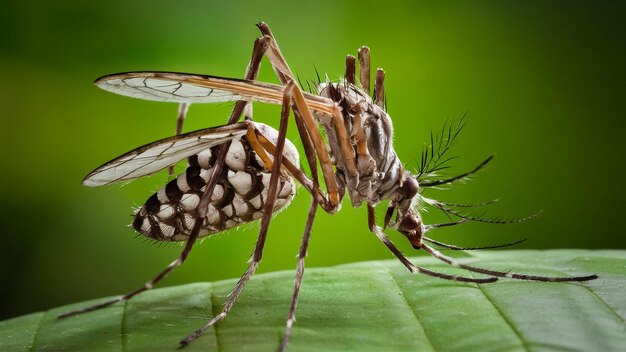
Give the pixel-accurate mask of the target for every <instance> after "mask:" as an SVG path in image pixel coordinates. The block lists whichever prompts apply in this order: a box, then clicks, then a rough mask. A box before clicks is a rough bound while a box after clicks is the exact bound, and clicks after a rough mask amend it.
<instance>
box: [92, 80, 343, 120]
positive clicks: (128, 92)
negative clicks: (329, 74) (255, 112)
mask: <svg viewBox="0 0 626 352" xmlns="http://www.w3.org/2000/svg"><path fill="white" fill-rule="evenodd" d="M95 84H96V86H98V87H100V88H102V89H104V90H106V91H109V92H112V93H116V94H120V95H124V96H128V97H132V98H138V99H145V100H152V101H163V102H174V103H217V102H226V101H236V100H247V101H258V102H263V103H270V104H282V99H283V87H282V86H280V85H276V84H271V83H263V82H258V81H248V80H240V79H234V78H222V77H215V76H206V75H196V74H189V73H175V72H127V73H118V74H113V75H108V76H104V77H100V78H98V79H97V80H96V81H95ZM304 96H305V99H306V100H307V104H308V105H309V107H310V108H311V109H312V110H314V111H317V112H321V113H324V114H327V115H332V113H333V110H332V109H333V102H332V101H331V100H329V99H326V98H324V97H320V96H318V95H314V94H309V93H305V94H304Z"/></svg>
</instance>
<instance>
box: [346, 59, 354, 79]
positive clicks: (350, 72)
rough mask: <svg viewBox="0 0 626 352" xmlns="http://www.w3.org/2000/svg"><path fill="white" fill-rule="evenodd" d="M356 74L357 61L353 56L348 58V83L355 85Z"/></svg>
mask: <svg viewBox="0 0 626 352" xmlns="http://www.w3.org/2000/svg"><path fill="white" fill-rule="evenodd" d="M355 73H356V59H355V58H354V56H352V55H348V56H346V83H348V84H354V82H355Z"/></svg>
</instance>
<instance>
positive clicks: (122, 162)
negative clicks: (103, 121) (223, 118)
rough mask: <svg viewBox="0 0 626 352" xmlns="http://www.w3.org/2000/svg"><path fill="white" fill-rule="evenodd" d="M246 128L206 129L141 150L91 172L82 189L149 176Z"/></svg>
mask: <svg viewBox="0 0 626 352" xmlns="http://www.w3.org/2000/svg"><path fill="white" fill-rule="evenodd" d="M247 128H248V124H247V123H245V122H240V123H236V124H232V125H226V126H220V127H212V128H206V129H202V130H197V131H193V132H189V133H185V134H181V135H177V136H174V137H169V138H165V139H161V140H159V141H156V142H152V143H149V144H146V145H144V146H141V147H139V148H137V149H135V150H132V151H130V152H128V153H126V154H124V155H122V156H119V157H117V158H115V159H113V160H111V161H109V162H108V163H105V164H104V165H102V166H100V167H99V168H97V169H95V170H94V171H92V172H91V173H90V174H89V175H87V177H85V179H84V180H83V185H85V186H91V187H95V186H103V185H109V184H111V183H115V182H120V181H127V180H132V179H135V178H138V177H142V176H147V175H151V174H153V173H155V172H157V171H160V170H162V169H164V168H166V167H168V166H171V165H174V164H176V163H177V162H179V161H180V160H182V159H184V158H187V157H190V156H192V155H194V154H198V153H200V152H201V151H203V150H206V149H208V148H211V147H213V146H215V145H218V144H222V143H224V142H226V141H229V140H232V139H237V138H240V137H241V136H243V135H245V134H246V130H247Z"/></svg>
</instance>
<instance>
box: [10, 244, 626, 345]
mask: <svg viewBox="0 0 626 352" xmlns="http://www.w3.org/2000/svg"><path fill="white" fill-rule="evenodd" d="M462 261H464V262H467V263H473V264H480V265H481V266H483V267H486V268H493V269H500V270H515V271H517V272H524V273H534V274H539V275H560V276H562V275H582V274H591V273H597V274H598V275H600V278H599V279H598V280H595V281H590V282H585V283H540V282H527V281H518V280H501V281H499V282H497V283H493V284H485V285H480V286H479V285H476V284H467V283H459V282H452V281H445V280H441V279H436V278H431V277H427V276H423V275H412V274H410V273H409V272H408V271H406V270H405V269H404V267H402V265H401V264H400V263H399V262H397V261H395V260H387V261H377V262H365V263H356V264H349V265H342V266H337V267H331V268H314V269H307V270H306V274H305V278H304V284H303V286H302V291H301V297H300V302H299V308H298V314H297V317H298V321H297V323H296V325H295V327H294V331H293V335H292V340H291V344H290V351H485V350H490V351H526V350H529V351H557V350H558V351H617V350H623V349H624V348H625V346H626V325H625V323H624V317H625V316H626V280H625V279H626V252H625V251H584V250H552V251H493V252H473V253H471V256H469V257H467V258H463V259H462ZM415 262H416V264H418V265H422V266H426V267H428V268H431V269H435V270H439V271H443V272H448V273H454V272H456V273H460V272H462V271H461V270H458V269H455V268H451V267H447V266H445V265H442V264H441V262H437V261H435V260H434V259H433V258H427V257H419V258H416V259H415ZM464 273H465V274H466V275H470V274H469V273H467V272H464ZM234 283H235V280H227V281H220V282H216V283H195V284H189V285H184V286H177V287H169V288H162V289H155V290H151V291H148V292H146V293H143V294H141V295H139V296H137V297H135V298H134V299H132V300H131V301H129V302H127V303H126V304H122V303H120V304H117V305H114V306H111V307H108V308H105V309H102V310H99V311H95V312H90V313H86V314H83V315H79V316H75V317H70V318H66V319H62V320H58V319H57V318H56V317H57V315H58V314H59V313H62V312H66V311H68V310H70V309H72V308H75V307H83V306H87V305H89V304H91V303H94V302H100V301H102V299H98V300H94V301H92V302H83V303H79V304H75V305H71V306H66V307H60V308H55V309H52V310H49V311H47V312H43V313H35V314H30V315H27V316H23V317H19V318H15V319H11V320H7V321H4V322H0V350H2V351H58V350H68V351H173V350H175V349H176V348H177V347H178V341H179V340H180V339H181V338H183V337H184V336H186V335H188V334H189V333H191V332H192V331H193V330H195V329H196V328H198V327H200V326H201V325H203V324H204V323H205V322H206V321H207V320H208V319H209V318H210V317H212V316H214V315H215V314H216V313H217V312H219V309H220V308H221V304H222V303H223V302H224V300H225V299H226V296H227V295H228V293H229V292H230V290H231V289H232V286H233V285H234ZM292 289H293V272H290V271H284V272H277V273H269V274H263V275H258V276H255V277H254V278H253V279H252V281H251V282H250V283H249V285H248V286H247V287H246V288H245V290H244V291H243V293H242V295H241V297H240V299H239V301H238V302H237V304H236V305H235V307H234V309H233V310H232V311H231V313H230V315H229V316H228V317H227V318H226V320H225V321H223V322H221V323H220V324H218V326H217V328H215V329H212V330H209V331H208V332H207V333H206V334H205V335H203V336H202V337H201V338H200V339H198V340H197V341H195V342H194V343H193V344H191V345H190V346H188V347H187V348H186V349H185V351H189V352H191V351H273V350H276V348H277V346H278V344H279V341H280V338H281V336H282V333H283V330H284V323H285V317H286V315H287V311H288V309H289V302H290V297H291V292H292Z"/></svg>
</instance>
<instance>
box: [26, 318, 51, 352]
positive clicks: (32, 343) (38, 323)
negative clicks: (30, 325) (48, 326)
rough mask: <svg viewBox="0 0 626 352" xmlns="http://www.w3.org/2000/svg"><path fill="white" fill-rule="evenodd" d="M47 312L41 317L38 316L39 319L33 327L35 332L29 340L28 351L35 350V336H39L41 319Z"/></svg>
mask: <svg viewBox="0 0 626 352" xmlns="http://www.w3.org/2000/svg"><path fill="white" fill-rule="evenodd" d="M46 315H47V313H44V314H42V315H41V318H39V321H38V322H37V327H36V328H35V334H34V335H33V341H32V342H31V344H30V346H29V348H28V350H29V351H30V352H33V351H35V344H36V342H37V337H38V336H39V332H40V331H41V327H42V325H43V319H44V318H45V317H46Z"/></svg>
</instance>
